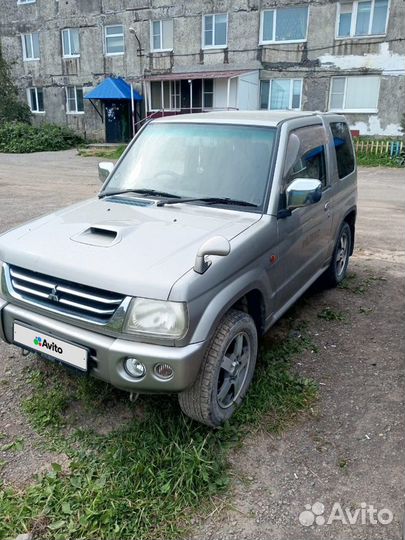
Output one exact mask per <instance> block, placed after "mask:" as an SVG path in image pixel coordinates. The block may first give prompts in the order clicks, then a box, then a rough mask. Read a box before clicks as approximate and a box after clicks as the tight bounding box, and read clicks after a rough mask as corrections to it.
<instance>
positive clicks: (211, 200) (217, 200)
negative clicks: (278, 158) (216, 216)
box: [156, 197, 258, 208]
mask: <svg viewBox="0 0 405 540" xmlns="http://www.w3.org/2000/svg"><path fill="white" fill-rule="evenodd" d="M187 202H204V203H206V204H229V205H233V206H250V207H252V208H257V207H258V205H257V204H254V203H251V202H249V201H238V200H237V199H230V198H229V197H194V198H187V197H179V198H178V199H176V200H170V201H158V202H157V203H156V206H165V205H166V204H179V203H187Z"/></svg>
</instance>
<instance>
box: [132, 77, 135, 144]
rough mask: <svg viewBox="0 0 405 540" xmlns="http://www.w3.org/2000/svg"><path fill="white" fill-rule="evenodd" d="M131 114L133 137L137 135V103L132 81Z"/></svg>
mask: <svg viewBox="0 0 405 540" xmlns="http://www.w3.org/2000/svg"><path fill="white" fill-rule="evenodd" d="M131 116H132V137H135V103H134V87H133V86H132V82H131Z"/></svg>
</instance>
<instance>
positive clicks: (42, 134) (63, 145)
mask: <svg viewBox="0 0 405 540" xmlns="http://www.w3.org/2000/svg"><path fill="white" fill-rule="evenodd" d="M82 143H83V139H82V137H80V136H79V135H77V134H76V133H74V131H72V130H71V129H69V128H67V127H64V126H55V125H52V124H43V125H41V126H31V125H29V124H24V123H22V122H8V123H5V124H3V125H1V126H0V152H10V153H14V154H19V153H21V154H23V153H29V152H44V151H46V150H48V151H49V150H51V151H54V150H66V149H68V148H74V147H75V146H78V145H79V144H82Z"/></svg>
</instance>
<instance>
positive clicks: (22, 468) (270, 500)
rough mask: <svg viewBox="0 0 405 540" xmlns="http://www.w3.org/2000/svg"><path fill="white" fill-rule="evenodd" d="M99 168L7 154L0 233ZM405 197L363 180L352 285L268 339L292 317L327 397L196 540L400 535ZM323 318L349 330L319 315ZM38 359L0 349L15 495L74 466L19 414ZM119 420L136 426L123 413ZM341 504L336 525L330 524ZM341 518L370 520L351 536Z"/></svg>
mask: <svg viewBox="0 0 405 540" xmlns="http://www.w3.org/2000/svg"><path fill="white" fill-rule="evenodd" d="M98 161H99V160H98V159H97V158H80V157H78V156H77V155H76V152H75V151H66V152H58V153H41V154H31V155H23V156H20V155H4V154H0V233H1V232H2V231H5V230H7V229H9V228H10V227H13V226H16V225H18V224H19V223H21V222H23V221H26V220H27V219H31V218H33V217H36V216H38V215H41V214H44V213H47V212H49V211H52V210H54V209H56V208H60V207H63V206H66V205H68V204H70V203H72V202H75V201H77V200H80V199H83V198H86V197H89V196H92V195H94V194H95V193H96V192H97V190H98V188H99V184H98V180H97V171H96V163H97V162H98ZM404 191H405V174H404V171H403V170H399V169H382V168H374V169H362V170H361V171H360V174H359V220H358V227H357V244H356V252H355V255H354V256H353V258H352V260H351V264H350V271H351V274H350V279H349V280H348V281H347V286H346V287H345V288H341V289H337V290H330V291H325V290H320V289H319V288H316V287H314V288H312V289H311V291H309V292H308V293H307V294H306V295H305V297H304V298H303V299H302V300H301V301H300V302H299V303H298V304H297V305H296V307H294V308H293V310H292V311H291V312H290V313H289V314H287V316H286V317H285V318H284V319H283V320H282V321H280V323H278V325H276V327H275V328H274V329H273V330H272V331H278V330H280V329H282V328H283V325H285V324H286V318H287V317H294V318H298V319H300V320H302V321H305V322H306V323H307V329H308V332H309V333H310V334H311V337H312V339H313V341H314V343H315V344H316V347H317V350H318V352H311V351H308V352H306V353H304V354H303V355H302V356H301V357H299V358H297V359H296V360H295V368H296V369H297V370H298V371H299V372H300V373H302V374H303V375H304V376H306V377H311V378H313V379H315V380H316V381H317V382H318V384H319V387H320V399H319V401H318V402H317V403H316V404H315V406H314V407H313V408H312V409H311V411H309V412H308V413H306V414H305V415H302V416H300V417H299V418H297V419H296V421H295V422H294V423H293V424H291V425H290V426H286V429H285V430H284V432H283V434H282V435H280V436H275V435H273V434H269V433H267V432H266V431H265V430H263V431H261V432H258V433H255V434H252V435H251V436H249V438H248V439H247V440H245V442H244V444H243V446H242V447H241V448H240V449H239V450H236V451H234V452H233V453H232V455H231V461H232V471H233V476H234V481H233V485H232V489H231V492H230V493H228V495H227V497H226V498H225V499H222V500H219V501H218V508H217V510H216V511H215V512H213V513H212V515H211V516H210V517H209V518H208V519H206V518H205V519H204V520H203V519H201V520H198V519H197V520H196V521H195V533H194V539H195V540H197V539H198V540H199V539H201V540H202V539H226V538H238V539H239V538H246V539H249V540H250V539H252V540H253V539H255V540H257V539H266V540H267V539H270V538H271V539H272V540H277V539H291V540H295V539H296V538H299V539H300V540H301V539H305V538H325V539H342V540H347V539H367V540H374V539H375V540H377V539H390V540H391V539H397V538H400V536H401V533H400V531H401V525H400V524H401V523H402V518H403V502H404V501H403V492H404V471H403V447H404V417H403V410H404V377H403V364H402V359H403V352H404V349H403V341H402V332H401V330H402V328H401V323H402V322H403V320H402V317H403V288H404V287H403V286H404V260H405V252H404V225H405V218H404ZM326 308H330V312H332V313H337V314H339V315H340V317H339V319H342V320H325V319H323V318H319V314H320V313H321V312H322V310H325V309H326ZM31 362H32V358H31V356H29V357H26V358H23V357H22V356H21V354H20V352H19V351H18V350H17V349H15V348H14V347H12V346H9V345H6V344H3V343H2V344H0V436H3V440H2V444H4V442H5V443H7V442H9V441H13V440H16V438H19V437H20V438H21V439H22V440H23V441H24V442H23V449H22V450H21V451H20V452H18V453H13V452H0V463H1V461H2V460H4V461H6V464H5V466H4V467H3V468H2V469H1V467H0V469H1V470H0V478H3V480H5V481H6V482H7V483H9V484H12V485H15V486H16V487H21V486H23V485H26V484H27V483H29V481H30V479H31V478H32V476H33V475H34V474H35V473H37V472H38V471H40V470H43V469H44V468H46V467H48V466H49V464H50V463H51V462H56V461H58V462H60V463H61V464H62V465H64V466H65V465H66V456H63V455H54V454H52V453H49V452H47V451H46V449H44V448H43V447H42V448H41V446H40V445H39V444H38V443H39V437H38V435H37V434H36V433H35V432H33V431H32V430H31V429H30V427H29V425H28V424H27V421H26V419H25V417H24V415H22V414H21V412H20V402H21V400H22V399H23V398H24V397H25V396H26V395H27V394H28V393H29V388H27V387H26V385H25V384H24V376H23V370H24V368H25V367H26V366H28V365H29V364H30V363H31ZM122 418H123V421H126V420H127V419H128V411H127V410H123V411H122ZM88 421H89V419H88V418H87V419H86V423H88ZM110 421H111V419H108V422H110ZM101 428H102V427H101ZM315 503H319V504H316V505H315V506H314V507H310V510H308V509H307V508H306V505H314V504H315ZM335 503H338V504H339V505H340V507H338V508H337V507H336V504H335ZM362 503H365V504H366V505H373V506H374V507H375V508H376V509H377V510H381V509H383V508H386V509H388V510H390V512H392V515H393V519H392V522H391V523H389V524H385V525H383V524H382V523H375V524H372V523H371V520H370V518H369V515H366V512H365V511H366V510H367V508H363V507H362ZM334 504H335V513H334V516H335V517H336V516H337V518H339V516H340V519H335V520H333V521H332V523H330V524H328V523H327V521H328V518H329V517H330V515H331V510H332V507H333V505H334ZM322 505H323V506H322ZM363 506H364V505H363ZM339 508H341V509H342V512H346V510H349V511H350V512H352V514H353V515H355V514H354V512H355V511H356V509H358V510H359V512H361V511H362V512H363V513H362V514H360V515H359V517H358V519H357V522H356V523H355V524H352V525H350V524H349V523H348V518H347V514H340V513H339ZM313 510H314V511H315V514H317V515H316V516H315V514H314V512H313ZM303 511H306V514H301V513H302V512H303ZM300 515H301V521H303V522H304V521H305V520H306V521H305V523H309V522H311V521H312V520H314V519H315V517H317V522H316V523H314V524H312V525H311V526H304V525H302V524H301V522H300V519H299V517H300ZM381 516H382V517H383V519H389V517H390V515H389V514H387V513H385V514H381ZM362 517H363V521H364V524H362V523H361V521H362ZM322 518H323V519H322ZM377 521H378V520H377Z"/></svg>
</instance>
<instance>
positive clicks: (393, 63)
mask: <svg viewBox="0 0 405 540" xmlns="http://www.w3.org/2000/svg"><path fill="white" fill-rule="evenodd" d="M319 61H320V63H321V65H322V66H323V67H326V68H328V67H330V68H333V69H336V68H338V69H342V70H351V69H353V70H359V69H361V68H366V69H377V70H382V74H383V75H386V76H392V77H395V76H400V75H405V55H404V54H396V53H393V52H392V51H390V49H389V43H381V45H380V52H379V53H378V54H364V55H352V54H351V55H339V56H335V55H332V54H324V55H322V56H320V57H319Z"/></svg>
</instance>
